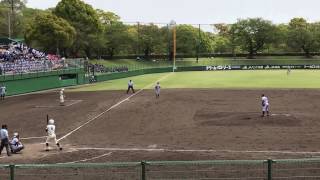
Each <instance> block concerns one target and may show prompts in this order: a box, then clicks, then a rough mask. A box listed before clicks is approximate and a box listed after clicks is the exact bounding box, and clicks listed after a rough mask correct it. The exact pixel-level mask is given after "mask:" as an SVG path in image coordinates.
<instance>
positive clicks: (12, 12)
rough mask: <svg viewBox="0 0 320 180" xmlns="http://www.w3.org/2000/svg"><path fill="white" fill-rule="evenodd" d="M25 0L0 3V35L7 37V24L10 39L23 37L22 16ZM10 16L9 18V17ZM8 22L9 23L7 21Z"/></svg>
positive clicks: (6, 0)
mask: <svg viewBox="0 0 320 180" xmlns="http://www.w3.org/2000/svg"><path fill="white" fill-rule="evenodd" d="M25 4H26V0H2V1H0V15H1V16H0V17H1V18H0V35H1V36H9V28H8V27H9V22H10V35H11V37H14V38H16V37H22V36H23V28H24V27H23V25H22V23H23V19H22V17H23V14H22V11H23V10H24V9H25V8H26V6H25ZM9 16H10V17H9ZM9 20H10V21H9Z"/></svg>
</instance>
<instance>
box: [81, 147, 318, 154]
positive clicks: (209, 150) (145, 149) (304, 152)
mask: <svg viewBox="0 0 320 180" xmlns="http://www.w3.org/2000/svg"><path fill="white" fill-rule="evenodd" d="M75 149H77V150H103V151H149V152H213V153H219V152H220V153H223V152H225V153H268V154H276V153H278V154H320V152H312V151H258V150H252V151H251V150H227V149H226V150H214V149H161V148H159V149H155V148H86V147H84V148H75Z"/></svg>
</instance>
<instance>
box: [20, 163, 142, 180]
mask: <svg viewBox="0 0 320 180" xmlns="http://www.w3.org/2000/svg"><path fill="white" fill-rule="evenodd" d="M140 177H141V168H140V166H134V165H121V166H118V165H114V166H91V165H86V166H81V167H76V166H75V167H69V166H61V167H40V168H31V167H21V168H17V169H16V171H15V180H57V179H63V180H104V179H117V180H122V179H123V180H125V179H140Z"/></svg>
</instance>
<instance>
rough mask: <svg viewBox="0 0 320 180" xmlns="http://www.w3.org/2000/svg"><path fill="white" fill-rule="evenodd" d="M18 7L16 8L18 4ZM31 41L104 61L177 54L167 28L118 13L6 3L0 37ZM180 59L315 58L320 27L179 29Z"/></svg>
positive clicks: (249, 24)
mask: <svg viewBox="0 0 320 180" xmlns="http://www.w3.org/2000/svg"><path fill="white" fill-rule="evenodd" d="M12 2H13V3H12ZM9 19H10V23H11V26H10V27H11V28H10V29H11V30H10V34H11V37H12V38H25V39H26V42H27V43H28V44H30V45H32V46H34V47H37V48H39V49H43V50H44V51H47V52H59V53H60V54H62V55H64V56H81V57H84V56H87V57H101V56H108V57H109V58H113V57H114V56H119V55H120V56H123V55H135V56H141V55H142V56H144V57H145V58H147V59H148V58H150V57H152V55H166V56H168V55H169V54H172V29H171V28H169V26H168V25H165V24H156V23H127V22H123V21H122V20H121V17H120V16H118V15H117V14H115V13H114V12H110V11H104V10H101V9H94V8H93V7H92V6H91V5H89V4H87V3H85V2H84V1H83V0H61V1H60V2H59V3H58V4H57V5H56V7H53V8H50V9H47V10H40V9H32V8H28V7H26V1H25V0H13V1H11V0H0V36H1V37H8V36H9ZM176 32H177V34H176V42H177V54H178V55H188V56H196V55H198V54H212V53H229V54H231V53H232V54H237V53H247V54H248V57H250V58H253V57H254V56H255V55H256V54H258V53H291V52H301V53H305V55H306V56H307V57H311V55H312V53H313V52H319V48H320V23H319V22H313V23H311V22H307V21H306V20H305V19H303V18H300V17H298V18H293V19H292V20H291V21H290V22H288V23H287V24H277V25H276V24H273V23H272V22H271V21H268V20H264V19H262V18H247V19H240V20H238V21H237V22H236V23H234V24H225V23H219V24H214V26H211V31H210V30H209V28H208V27H206V28H203V27H202V26H200V28H199V27H198V26H196V25H187V24H177V25H176Z"/></svg>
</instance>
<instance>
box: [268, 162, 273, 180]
mask: <svg viewBox="0 0 320 180" xmlns="http://www.w3.org/2000/svg"><path fill="white" fill-rule="evenodd" d="M272 163H273V160H272V159H268V180H272Z"/></svg>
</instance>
